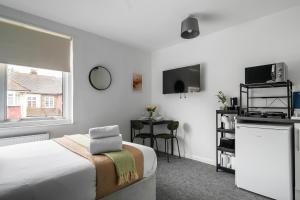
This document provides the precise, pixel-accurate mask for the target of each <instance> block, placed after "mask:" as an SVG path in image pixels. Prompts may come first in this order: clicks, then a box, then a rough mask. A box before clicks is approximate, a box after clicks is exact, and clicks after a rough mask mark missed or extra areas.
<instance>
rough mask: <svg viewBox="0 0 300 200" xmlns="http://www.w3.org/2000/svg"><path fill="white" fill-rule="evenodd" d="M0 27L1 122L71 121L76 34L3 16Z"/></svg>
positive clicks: (23, 123) (20, 123) (57, 122)
mask: <svg viewBox="0 0 300 200" xmlns="http://www.w3.org/2000/svg"><path fill="white" fill-rule="evenodd" d="M0 30H1V31H0V32H1V34H0V44H1V45H0V52H1V54H0V127H10V126H27V125H29V126H35V125H51V124H61V123H70V122H72V106H73V105H72V103H73V99H72V73H71V68H72V60H73V51H72V50H73V46H72V38H71V37H69V36H66V35H62V34H60V33H55V32H52V31H48V30H45V29H41V28H39V27H32V26H30V25H27V24H23V23H19V22H16V21H12V20H9V19H4V18H0ZM41 44H42V45H41ZM4 63H5V64H4ZM37 121H39V122H37ZM6 122H8V123H6Z"/></svg>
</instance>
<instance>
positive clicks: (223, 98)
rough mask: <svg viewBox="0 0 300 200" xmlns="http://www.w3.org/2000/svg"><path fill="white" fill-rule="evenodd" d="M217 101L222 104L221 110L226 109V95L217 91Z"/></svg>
mask: <svg viewBox="0 0 300 200" xmlns="http://www.w3.org/2000/svg"><path fill="white" fill-rule="evenodd" d="M217 98H218V102H219V103H221V104H222V108H221V109H222V110H227V109H228V102H227V97H226V96H225V95H224V93H223V92H222V91H219V92H218V94H217Z"/></svg>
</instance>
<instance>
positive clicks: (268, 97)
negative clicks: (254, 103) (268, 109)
mask: <svg viewBox="0 0 300 200" xmlns="http://www.w3.org/2000/svg"><path fill="white" fill-rule="evenodd" d="M276 98H288V96H261V97H249V99H276Z"/></svg>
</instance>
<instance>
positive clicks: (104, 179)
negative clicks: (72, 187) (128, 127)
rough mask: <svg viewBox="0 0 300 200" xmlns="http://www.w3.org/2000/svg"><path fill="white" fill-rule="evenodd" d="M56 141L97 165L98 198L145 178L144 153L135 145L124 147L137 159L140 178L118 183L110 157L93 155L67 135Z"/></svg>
mask: <svg viewBox="0 0 300 200" xmlns="http://www.w3.org/2000/svg"><path fill="white" fill-rule="evenodd" d="M54 141H55V142H57V143H58V144H60V145H62V146H64V147H65V148H67V149H69V150H70V151H72V152H74V153H77V154H78V155H80V156H82V157H84V158H86V159H88V160H89V161H90V162H92V163H93V164H94V165H95V168H96V198H97V199H100V198H102V197H104V196H107V195H109V194H111V193H113V192H116V191H118V190H120V189H122V188H124V187H126V186H128V185H130V184H132V183H134V182H136V181H138V180H140V179H142V178H143V174H144V156H143V153H142V152H141V151H140V150H139V149H137V148H135V147H132V146H129V145H123V149H124V150H127V151H128V152H130V153H131V154H132V155H133V157H134V159H135V164H136V171H137V175H138V179H137V180H136V181H131V182H130V183H125V184H122V185H118V177H117V173H116V169H115V165H114V163H113V161H112V160H111V159H110V158H108V157H107V156H105V155H92V154H91V153H90V152H89V151H88V150H87V149H86V148H85V147H84V146H83V145H80V144H78V143H76V142H74V141H73V140H71V139H70V138H67V137H62V138H57V139H54Z"/></svg>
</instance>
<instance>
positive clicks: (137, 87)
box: [132, 73, 143, 91]
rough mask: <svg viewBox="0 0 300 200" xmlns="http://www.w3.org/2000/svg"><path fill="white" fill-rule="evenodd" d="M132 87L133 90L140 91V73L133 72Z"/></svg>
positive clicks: (141, 77)
mask: <svg viewBox="0 0 300 200" xmlns="http://www.w3.org/2000/svg"><path fill="white" fill-rule="evenodd" d="M132 89H133V90H134V91H141V90H142V89H143V75H142V74H138V73H133V75H132Z"/></svg>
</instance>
